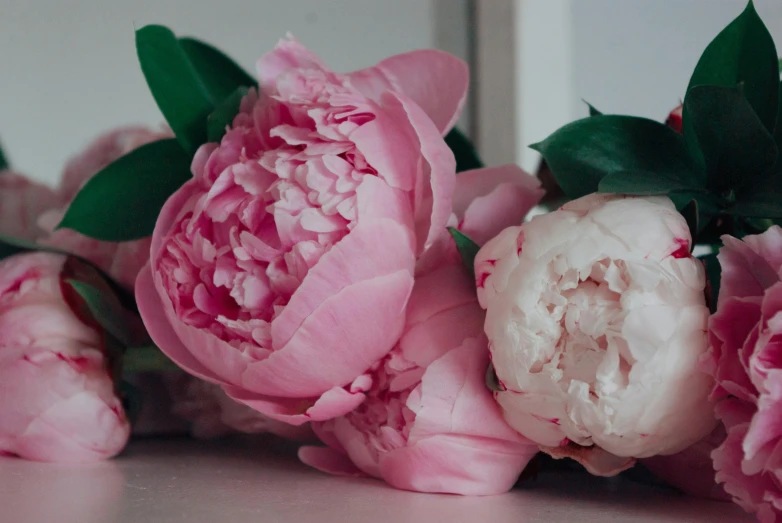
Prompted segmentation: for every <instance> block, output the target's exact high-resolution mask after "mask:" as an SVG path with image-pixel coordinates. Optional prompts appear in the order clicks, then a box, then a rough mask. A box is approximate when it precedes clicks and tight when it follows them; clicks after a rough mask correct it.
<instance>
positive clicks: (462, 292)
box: [299, 167, 542, 495]
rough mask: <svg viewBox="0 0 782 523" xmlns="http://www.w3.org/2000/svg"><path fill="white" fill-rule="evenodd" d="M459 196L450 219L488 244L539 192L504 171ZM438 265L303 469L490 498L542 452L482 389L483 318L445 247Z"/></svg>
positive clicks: (424, 276) (469, 184)
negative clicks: (354, 401)
mask: <svg viewBox="0 0 782 523" xmlns="http://www.w3.org/2000/svg"><path fill="white" fill-rule="evenodd" d="M493 187H503V189H504V190H500V191H497V190H492V188H493ZM456 194H457V195H460V196H463V197H464V199H463V201H461V205H457V206H456V212H455V214H454V217H453V218H454V219H455V221H456V222H457V223H461V224H463V225H464V226H468V225H469V232H470V233H471V234H472V236H473V237H475V238H481V239H483V238H486V237H490V236H491V234H493V233H495V232H497V231H498V230H499V228H501V227H503V226H504V225H505V222H507V221H509V220H520V219H523V217H524V215H525V214H526V213H527V211H529V209H530V208H531V207H532V206H534V205H535V204H536V203H537V201H538V200H539V199H540V197H541V196H542V190H541V189H540V186H539V184H538V182H537V180H535V179H534V178H532V177H530V176H529V175H527V174H525V173H523V172H522V171H520V170H519V169H518V168H516V167H504V168H496V169H481V170H476V171H472V172H469V173H464V174H460V175H459V176H458V177H457V189H456ZM470 194H472V196H473V198H470V197H469V196H470ZM509 194H510V195H514V196H513V197H514V199H515V205H512V204H511V202H510V201H509V200H508V195H509ZM457 201H458V199H457ZM505 204H508V205H505ZM465 232H467V231H465ZM443 233H444V234H447V233H446V232H445V231H443ZM448 237H449V238H450V236H448ZM451 244H453V240H451ZM454 251H455V249H454ZM438 261H439V263H436V262H434V261H432V262H431V266H432V269H430V270H425V269H420V268H419V274H418V276H417V277H416V282H415V287H414V289H413V294H412V296H411V298H410V303H409V306H408V309H407V319H406V322H405V328H404V332H403V334H402V337H401V339H400V340H399V342H398V344H397V345H396V346H395V347H394V348H393V349H392V350H391V352H390V353H389V354H388V355H387V356H386V358H385V359H384V360H383V361H382V362H380V363H378V364H377V365H376V366H375V367H374V368H373V369H372V371H371V372H370V374H369V376H370V378H371V383H372V385H371V387H369V388H368V390H367V392H366V395H367V399H366V400H365V401H364V403H363V404H361V405H360V406H359V407H358V408H357V409H356V410H354V411H353V412H351V413H349V414H347V415H345V416H342V417H339V418H336V419H333V420H329V421H325V422H322V423H315V424H314V427H313V428H314V430H315V433H316V434H317V435H318V436H319V437H320V438H321V439H322V440H323V441H324V442H325V443H326V444H327V445H329V447H328V448H323V447H304V448H302V449H300V451H299V457H300V458H301V459H302V461H304V462H305V463H307V464H309V465H311V466H313V467H315V468H318V469H320V470H323V471H325V472H329V473H333V474H351V475H354V474H362V475H363V474H367V475H370V476H374V477H377V478H381V479H383V480H385V481H386V482H388V483H389V484H390V485H392V486H394V487H396V488H400V489H405V490H415V491H420V492H445V493H454V494H473V495H488V494H499V493H502V492H505V491H507V490H508V489H509V488H510V487H511V486H513V484H514V483H515V481H516V479H517V478H518V476H519V474H520V473H521V471H522V470H523V469H524V467H525V466H526V465H527V463H528V462H529V460H530V459H532V457H533V456H534V455H535V454H536V453H537V450H538V449H537V446H536V445H535V444H534V443H532V442H531V441H529V440H527V439H526V438H524V437H522V436H521V435H519V434H517V433H515V432H514V431H513V430H512V429H511V428H510V427H508V425H507V424H506V423H505V422H504V420H503V419H502V413H501V411H500V409H499V407H498V406H497V404H496V403H495V402H494V401H493V399H492V394H491V391H489V389H488V388H487V387H486V383H485V377H486V369H487V367H488V364H489V352H488V350H487V340H486V337H485V335H484V334H483V330H482V325H483V318H484V315H483V312H482V311H481V309H480V307H479V306H478V303H477V299H476V296H475V289H474V287H473V284H472V281H471V278H470V277H469V275H468V272H467V270H466V269H465V268H464V267H463V266H462V263H461V261H460V260H459V259H458V255H452V254H451V253H450V251H448V250H445V249H443V250H442V251H441V257H440V259H439V260H438ZM422 271H423V272H422Z"/></svg>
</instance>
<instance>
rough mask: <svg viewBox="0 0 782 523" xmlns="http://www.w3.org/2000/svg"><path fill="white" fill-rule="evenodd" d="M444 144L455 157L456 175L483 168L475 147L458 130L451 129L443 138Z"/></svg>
mask: <svg viewBox="0 0 782 523" xmlns="http://www.w3.org/2000/svg"><path fill="white" fill-rule="evenodd" d="M445 143H446V144H448V147H450V148H451V151H453V155H454V156H455V157H456V172H457V173H460V172H464V171H469V170H470V169H479V168H481V167H483V162H481V159H480V157H479V156H478V151H476V150H475V146H474V145H473V144H472V142H471V141H470V139H469V138H467V137H466V136H465V135H464V134H463V133H462V132H461V131H460V130H459V129H457V128H455V127H454V128H453V129H451V132H449V133H448V134H447V135H446V136H445Z"/></svg>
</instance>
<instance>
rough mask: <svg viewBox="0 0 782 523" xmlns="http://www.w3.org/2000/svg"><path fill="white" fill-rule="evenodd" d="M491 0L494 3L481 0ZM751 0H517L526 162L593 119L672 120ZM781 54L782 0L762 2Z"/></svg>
mask: <svg viewBox="0 0 782 523" xmlns="http://www.w3.org/2000/svg"><path fill="white" fill-rule="evenodd" d="M478 1H491V0H478ZM746 4H747V1H746V0H518V3H517V13H516V16H517V24H516V30H517V35H516V36H517V40H516V43H517V49H518V50H517V63H518V67H519V70H518V75H519V78H520V81H519V82H518V83H517V86H516V90H517V94H518V98H517V105H518V107H519V108H520V111H519V113H518V117H519V126H520V128H521V132H520V135H519V137H518V138H519V139H518V142H517V158H518V160H519V162H520V163H521V164H522V165H523V166H525V167H526V168H528V169H532V168H534V167H535V165H536V164H537V161H538V159H537V153H535V152H534V151H532V150H530V149H528V148H527V145H529V144H531V143H534V142H536V141H539V140H541V139H543V138H545V137H546V136H547V135H548V134H549V133H551V132H552V131H554V130H555V129H556V128H558V127H560V126H561V125H564V124H565V123H567V122H569V121H571V120H574V119H576V118H580V117H582V116H586V115H587V108H586V105H584V104H583V102H581V100H582V99H584V100H587V101H589V102H590V103H592V104H593V105H594V106H596V107H597V108H598V109H600V110H602V111H604V112H609V113H620V114H633V115H638V116H645V117H649V118H654V119H657V120H663V119H665V117H666V116H667V113H668V111H669V110H670V109H671V108H673V107H674V106H676V105H677V104H678V103H679V102H680V100H681V98H682V97H683V96H684V90H685V89H686V87H687V83H688V81H689V76H690V74H691V73H692V70H693V68H694V67H695V63H696V62H697V60H698V57H699V56H700V53H701V52H702V51H703V50H704V49H705V47H706V45H708V43H709V42H710V41H711V39H712V38H714V37H715V36H716V35H717V33H718V32H719V31H720V30H721V29H722V28H723V27H724V26H725V25H727V24H728V23H729V22H730V21H731V20H732V19H733V18H735V17H736V16H737V15H738V14H739V13H740V12H741V11H742V10H743V9H744V7H745V6H746ZM755 6H756V7H757V10H758V12H759V13H760V15H761V17H763V19H764V21H765V22H766V25H767V26H768V27H769V29H770V30H771V33H772V34H773V35H774V38H775V40H776V42H777V47H778V49H779V51H780V52H782V2H780V1H779V0H755Z"/></svg>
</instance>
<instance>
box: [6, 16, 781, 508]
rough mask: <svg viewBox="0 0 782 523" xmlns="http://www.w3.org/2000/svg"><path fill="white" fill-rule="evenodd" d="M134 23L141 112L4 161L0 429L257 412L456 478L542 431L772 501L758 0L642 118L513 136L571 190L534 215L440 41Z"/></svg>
mask: <svg viewBox="0 0 782 523" xmlns="http://www.w3.org/2000/svg"><path fill="white" fill-rule="evenodd" d="M136 47H137V51H138V58H139V61H140V65H141V69H142V71H143V73H144V76H145V78H146V80H147V84H148V85H149V88H150V90H151V92H152V95H153V97H154V99H155V101H156V102H157V105H158V106H159V108H160V110H161V112H162V114H163V116H164V117H165V119H166V122H167V126H166V127H165V128H163V129H161V130H148V129H144V128H133V127H128V128H121V129H118V130H114V131H112V132H109V133H108V134H105V135H103V136H101V137H99V138H98V139H97V140H96V141H95V142H94V143H93V144H92V145H90V146H89V147H88V148H87V150H86V151H84V152H83V153H82V154H80V155H78V156H77V157H75V158H74V159H73V160H72V161H71V162H69V163H68V165H67V166H66V168H65V171H64V174H63V177H62V182H61V185H60V187H59V188H58V189H57V190H56V191H53V190H50V189H48V188H46V187H42V186H39V185H36V184H34V183H33V182H30V181H29V180H27V179H25V178H24V177H22V176H20V175H18V174H15V173H14V172H11V171H9V170H8V169H7V165H5V160H4V159H3V160H2V161H3V166H4V167H5V168H6V172H4V173H3V174H2V176H0V199H1V200H2V202H1V204H0V211H2V213H0V233H2V234H3V236H0V257H2V261H0V452H2V453H5V454H10V455H16V456H20V457H22V458H27V459H34V460H41V461H89V460H95V459H100V458H107V457H110V456H113V455H115V454H117V453H118V452H120V451H121V450H122V448H123V447H124V445H125V444H126V442H127V440H128V438H129V436H130V434H131V428H132V430H133V432H134V433H136V434H150V433H159V432H181V431H184V432H190V433H191V434H192V435H194V436H197V437H214V436H219V435H223V434H226V433H228V432H246V433H261V432H271V433H274V434H276V435H278V436H282V437H285V438H290V439H294V440H297V441H301V442H304V443H305V444H304V445H303V446H301V447H300V449H299V458H300V459H301V460H302V461H303V462H304V463H307V464H309V465H311V466H312V467H315V468H317V469H320V470H322V471H325V472H329V473H332V474H342V475H361V476H374V477H377V478H381V479H382V480H384V481H386V482H387V483H389V484H390V485H392V486H394V487H397V488H401V489H408V490H416V491H421V492H447V493H458V494H496V493H501V492H504V491H506V490H508V489H509V488H511V487H512V486H513V485H514V483H515V482H516V481H517V479H518V477H519V475H520V474H521V473H522V471H524V469H525V467H527V465H528V464H529V463H530V461H531V459H532V458H533V457H534V456H535V455H536V454H537V453H538V452H544V453H546V454H548V455H549V456H551V457H553V458H557V459H559V458H572V459H573V460H576V461H577V462H579V463H580V464H582V465H583V466H584V467H585V468H586V469H587V470H588V471H589V472H591V473H593V474H597V475H603V476H610V475H615V474H618V473H620V472H622V471H624V470H626V469H628V468H630V467H633V466H634V465H636V464H640V465H641V466H645V467H646V468H648V469H649V470H651V471H652V472H653V473H654V474H655V475H657V476H658V477H659V478H660V479H662V480H664V481H667V482H669V483H670V484H672V485H674V486H676V487H679V488H680V489H682V490H684V491H685V492H688V493H691V494H693V495H700V496H707V497H712V498H716V499H725V500H733V501H735V502H736V503H738V504H740V505H741V506H742V507H744V508H745V509H746V510H748V511H751V512H754V513H756V514H757V517H758V518H759V520H760V521H763V522H774V521H782V486H781V485H782V462H780V451H782V450H781V449H782V446H780V445H782V443H781V441H782V425H781V424H780V423H779V419H780V414H782V352H780V347H782V344H781V343H780V341H779V339H778V338H777V335H778V334H779V335H782V228H780V226H779V225H778V223H782V221H780V220H782V155H780V149H782V91H781V87H780V85H781V84H780V75H779V67H778V63H779V62H778V58H777V52H776V49H775V47H774V43H773V40H772V38H771V36H770V34H769V32H768V30H767V29H766V27H765V26H764V25H763V23H762V21H761V20H760V18H759V17H758V16H757V14H756V12H755V10H754V8H753V6H752V3H751V2H750V4H749V5H748V7H747V8H746V10H745V11H744V12H743V13H742V14H741V15H740V16H739V17H738V18H737V19H736V20H734V21H733V22H732V23H731V24H730V25H729V26H728V27H726V28H725V30H723V31H722V32H721V33H720V34H719V35H718V36H717V37H716V38H715V39H714V40H713V41H712V43H711V44H710V45H709V46H708V48H707V49H706V50H705V52H704V53H703V55H702V57H701V59H700V60H699V62H698V64H697V66H696V68H695V71H694V73H693V75H692V79H691V81H690V85H689V86H688V88H687V91H686V93H685V96H684V101H683V104H682V105H681V106H680V107H678V108H677V109H675V110H674V111H673V112H672V113H671V115H670V116H669V118H668V120H667V122H666V123H659V122H655V121H652V120H647V119H643V118H636V117H631V116H622V115H610V114H602V113H600V112H599V111H597V110H596V109H594V108H592V107H590V113H591V114H590V116H589V117H588V118H585V119H582V120H579V121H576V122H573V123H571V124H568V125H566V126H565V127H563V128H561V129H560V130H558V131H556V132H555V133H554V134H553V135H551V136H550V137H549V138H547V139H546V140H544V141H543V142H541V143H539V144H535V145H533V146H532V147H533V148H535V149H536V150H538V151H540V152H541V153H542V155H543V157H544V159H545V162H546V165H547V166H548V168H550V170H551V173H552V175H553V178H554V180H555V181H556V187H555V188H554V189H555V190H557V191H560V192H561V194H564V196H565V199H566V201H565V203H564V204H563V205H561V207H560V208H558V209H556V210H553V211H552V212H549V213H546V214H541V215H538V216H535V217H534V218H532V219H530V220H528V221H525V217H526V216H527V214H528V212H529V211H530V210H531V209H532V208H533V207H534V206H535V205H537V204H538V202H539V201H541V199H542V198H543V197H544V190H543V189H542V188H541V185H540V183H539V182H538V180H537V179H536V178H535V177H533V176H530V175H528V174H526V173H524V172H522V171H521V170H520V169H518V168H517V167H515V166H510V165H509V166H502V167H488V168H487V167H483V166H482V164H481V162H480V160H479V159H478V157H477V156H476V153H475V150H474V149H473V147H472V145H471V144H470V143H469V141H468V140H467V139H466V138H465V137H464V136H463V135H462V134H461V133H459V132H458V131H457V130H455V129H454V127H453V126H454V123H455V122H456V120H457V119H458V117H459V114H460V111H461V109H462V106H463V105H464V102H465V97H466V93H467V84H468V77H469V72H468V70H467V67H466V65H465V64H464V63H462V62H461V61H460V60H458V59H456V58H454V57H452V56H450V55H447V54H445V53H442V52H439V51H431V50H429V51H415V52H411V53H406V54H402V55H398V56H394V57H391V58H388V59H386V60H383V61H382V62H380V63H379V64H377V65H376V66H374V67H371V68H368V69H363V70H360V71H356V72H353V73H349V74H343V73H336V72H334V71H332V70H330V69H329V68H328V67H327V66H326V65H325V64H324V63H323V62H322V61H321V60H320V59H319V58H318V57H317V56H316V55H315V54H313V53H312V52H311V51H309V50H308V49H306V48H305V47H304V46H303V45H301V44H300V43H298V42H297V41H296V40H294V39H293V38H292V37H288V38H286V39H283V40H282V41H281V42H280V43H279V44H278V45H277V47H275V49H274V50H272V51H271V52H269V53H268V54H266V55H264V56H263V57H261V58H260V60H259V61H258V63H257V75H256V76H251V75H249V74H247V73H246V72H245V71H243V70H242V69H241V68H240V67H239V66H237V65H236V63H234V62H233V61H232V60H231V59H230V58H228V57H226V56H225V55H224V54H223V53H221V52H220V51H218V50H217V49H215V48H214V47H211V46H209V45H207V44H205V43H203V42H201V41H198V40H195V39H192V38H179V37H177V36H175V35H174V34H173V33H172V32H171V31H170V30H168V29H167V28H165V27H162V26H146V27H143V28H141V29H139V30H138V31H137V32H136ZM696 254H697V256H696ZM318 440H319V441H320V442H322V443H323V444H322V445H321V444H318V443H317V442H318Z"/></svg>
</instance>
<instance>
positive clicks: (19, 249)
mask: <svg viewBox="0 0 782 523" xmlns="http://www.w3.org/2000/svg"><path fill="white" fill-rule="evenodd" d="M30 251H55V249H52V248H50V247H44V246H41V245H38V244H36V243H33V242H28V241H27V240H22V239H19V238H12V237H11V236H5V235H0V260H3V259H5V258H8V257H9V256H13V255H15V254H20V253H23V252H30ZM55 252H56V251H55Z"/></svg>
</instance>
